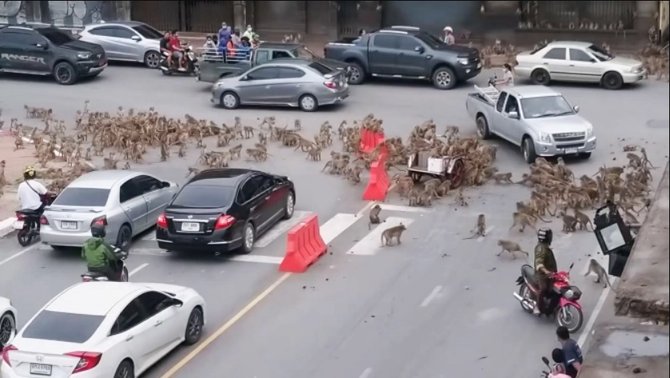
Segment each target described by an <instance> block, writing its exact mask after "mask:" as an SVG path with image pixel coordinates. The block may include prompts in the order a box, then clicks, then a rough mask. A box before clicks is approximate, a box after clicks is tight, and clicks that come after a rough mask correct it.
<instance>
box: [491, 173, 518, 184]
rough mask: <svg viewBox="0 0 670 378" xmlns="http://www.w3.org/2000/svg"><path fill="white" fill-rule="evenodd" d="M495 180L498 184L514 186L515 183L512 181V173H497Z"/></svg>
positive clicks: (494, 176)
mask: <svg viewBox="0 0 670 378" xmlns="http://www.w3.org/2000/svg"><path fill="white" fill-rule="evenodd" d="M493 179H494V180H495V181H496V184H501V183H504V184H514V181H512V172H507V173H496V174H494V175H493Z"/></svg>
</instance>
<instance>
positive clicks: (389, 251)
mask: <svg viewBox="0 0 670 378" xmlns="http://www.w3.org/2000/svg"><path fill="white" fill-rule="evenodd" d="M487 78H488V75H486V74H482V75H480V77H479V78H478V79H477V80H475V81H474V82H478V83H479V84H483V83H485V81H486V79H487ZM0 85H1V88H2V89H1V90H0V108H2V109H3V116H4V117H5V118H9V117H23V115H24V114H23V113H24V112H23V105H24V104H28V105H30V106H44V107H51V108H53V109H54V112H55V114H56V117H57V118H60V119H65V120H67V121H68V122H71V121H72V120H73V117H74V112H75V111H76V110H77V109H80V108H81V107H82V105H83V102H84V101H85V100H86V99H89V100H91V105H90V106H91V108H93V109H100V110H109V111H112V110H115V109H116V108H117V107H118V106H123V107H126V108H129V107H134V108H137V109H147V108H149V107H151V106H153V107H155V108H156V109H157V110H158V111H159V112H161V113H164V114H167V115H170V116H181V115H183V114H185V113H188V114H191V115H193V116H195V117H196V118H198V119H211V120H213V121H215V122H218V123H220V122H225V123H228V124H230V123H232V121H233V117H234V116H240V117H242V120H243V121H244V122H245V123H246V124H254V123H255V122H256V119H257V118H258V117H264V116H269V115H275V116H276V117H277V118H278V120H279V121H280V124H281V123H282V122H287V123H290V124H292V123H293V120H294V119H296V118H299V119H301V120H302V124H303V128H304V129H305V131H304V133H305V135H306V136H307V135H311V134H313V133H315V132H316V131H317V130H318V127H319V125H320V124H321V123H322V122H323V121H325V120H328V121H330V123H331V124H333V125H337V124H339V122H340V121H341V120H343V119H346V120H348V121H349V122H350V123H351V121H353V120H355V119H361V118H362V117H364V116H365V115H366V114H368V113H374V114H375V115H376V116H378V117H380V118H382V119H383V120H384V127H385V129H386V134H387V135H389V136H396V135H397V136H403V137H406V136H407V135H408V134H409V131H410V130H411V128H412V127H413V126H414V125H417V124H419V123H421V122H423V121H425V120H427V119H429V118H432V119H434V120H435V121H436V122H437V124H438V125H439V126H440V127H444V126H446V125H458V126H460V128H461V132H462V133H463V134H471V133H474V122H473V121H471V120H470V119H469V118H468V117H467V113H466V111H465V106H464V102H465V95H466V93H468V92H469V91H470V86H469V85H468V86H463V87H460V88H457V89H455V90H452V91H448V92H442V91H437V90H434V89H432V88H431V87H430V86H428V85H423V84H419V83H401V84H398V83H385V82H376V83H369V84H365V85H363V86H357V87H353V88H352V91H351V93H352V94H351V97H350V98H349V99H347V101H346V102H345V104H343V105H342V106H338V107H334V108H330V109H324V110H323V111H320V112H317V113H302V112H300V111H298V110H290V109H269V110H268V109H258V108H249V109H240V110H237V111H226V110H223V109H218V108H215V107H213V106H212V105H210V103H209V86H208V85H206V84H203V83H197V82H195V81H194V80H193V79H192V78H187V77H163V76H162V75H161V74H160V73H158V72H157V71H151V70H147V69H143V68H139V67H133V66H112V67H109V68H108V69H107V70H106V71H105V72H104V73H103V74H102V75H101V76H100V77H99V78H98V79H96V80H92V81H88V82H84V83H81V84H78V85H75V86H71V87H63V86H59V85H57V84H55V83H53V82H52V81H50V80H48V79H39V78H38V79H33V78H27V79H26V78H17V77H2V78H0ZM555 88H556V89H558V90H560V91H562V92H563V93H564V94H565V95H566V97H567V98H568V100H570V101H571V102H572V103H573V104H575V105H579V106H580V107H581V114H582V115H583V116H585V117H586V118H587V119H589V120H590V121H591V122H593V124H594V126H595V132H596V135H597V136H598V138H599V139H598V143H599V145H598V150H597V151H596V152H595V153H594V154H593V155H592V157H591V159H590V160H588V161H568V164H569V165H570V168H572V169H573V170H574V171H575V173H576V174H577V175H581V174H592V173H594V172H595V171H596V170H597V168H598V167H600V166H602V165H603V164H606V165H616V164H618V163H620V162H621V164H623V162H625V157H624V154H623V153H622V152H621V148H622V146H623V145H624V144H633V143H642V144H644V145H645V146H646V149H647V152H648V154H649V158H650V159H651V160H652V162H653V163H654V164H655V165H656V166H663V163H664V161H665V160H666V159H667V155H668V114H667V109H668V108H667V104H668V86H667V83H660V82H656V81H646V82H644V83H642V84H641V85H639V86H635V87H632V88H627V89H625V90H621V91H605V90H602V89H599V88H597V87H591V86H572V85H570V86H558V85H557V86H555ZM391 92H393V93H391ZM492 143H495V144H496V145H498V146H499V150H498V159H497V162H496V165H497V166H498V167H499V169H500V171H511V172H512V173H513V174H514V177H515V178H519V177H520V175H521V174H522V173H525V172H526V171H527V166H526V164H525V163H524V162H523V160H522V157H521V155H520V154H519V153H518V151H516V149H513V148H511V147H509V146H507V145H506V144H504V143H502V142H500V141H493V142H492ZM336 146H337V144H336ZM270 153H271V154H272V155H273V157H272V159H271V161H268V162H266V163H260V164H256V165H254V166H255V167H257V168H259V169H263V170H268V171H272V172H277V173H282V174H287V175H288V176H290V177H291V178H292V179H293V180H294V181H295V183H296V186H297V191H298V192H297V197H298V202H297V210H298V211H297V212H296V215H295V219H293V220H292V221H289V223H285V224H281V225H279V227H278V229H277V231H276V232H272V233H271V234H268V236H267V237H265V238H264V239H263V240H259V242H258V243H259V246H258V248H257V249H256V250H255V251H254V252H253V253H252V254H251V255H249V257H243V258H242V257H237V258H229V257H228V256H219V257H200V258H184V257H177V256H172V255H169V254H165V253H161V252H160V251H159V250H158V249H157V247H156V245H155V241H153V240H151V239H152V234H151V233H148V234H147V235H144V236H142V237H140V238H139V240H137V241H136V242H135V243H134V245H133V248H132V250H131V256H130V258H129V260H128V264H129V269H130V270H131V272H133V275H132V277H131V280H133V281H143V282H168V283H175V284H180V285H186V286H190V287H193V288H195V289H196V290H198V291H199V292H200V293H201V294H202V295H203V296H204V297H205V299H206V300H207V301H208V306H209V307H208V312H207V314H206V318H207V326H206V335H205V337H206V338H207V337H210V336H211V338H208V339H207V340H205V339H203V342H205V343H206V346H205V345H203V346H205V347H204V348H203V347H200V348H195V347H191V348H179V349H178V350H177V351H175V352H174V353H172V354H171V355H170V356H169V357H168V358H166V359H164V360H163V361H161V362H160V363H159V364H157V365H156V366H155V367H154V368H153V369H151V370H150V371H149V372H148V373H147V374H145V376H146V377H168V376H175V377H222V376H234V377H240V378H247V377H249V378H253V377H258V378H265V377H271V378H275V377H277V378H283V377H296V378H297V377H305V378H311V377H315V376H318V377H324V378H330V377H333V378H341V377H367V378H374V377H417V378H424V377H425V378H433V377H435V378H437V377H456V376H458V377H486V376H493V375H494V373H495V375H496V376H499V377H509V378H512V377H533V376H536V374H537V373H539V371H540V370H541V368H542V366H541V362H540V356H541V355H547V354H549V352H550V351H551V349H552V348H553V347H555V346H556V341H555V337H554V333H553V331H554V329H555V325H554V324H553V323H551V322H550V321H548V320H544V319H535V318H533V317H531V316H529V315H528V314H526V313H524V312H523V311H522V310H521V308H520V306H519V304H518V303H517V301H516V300H515V299H514V298H513V297H512V292H513V291H514V290H515V289H516V286H515V285H514V280H515V279H516V277H517V276H518V269H519V266H520V264H521V263H522V261H523V259H522V258H518V259H516V260H512V259H511V258H510V257H509V256H506V255H503V256H501V257H496V256H495V254H496V253H497V251H498V247H497V245H496V241H497V240H498V239H512V240H516V241H518V242H520V244H521V245H522V246H523V247H524V249H526V250H528V251H532V247H533V246H534V241H535V238H534V233H533V232H532V231H526V232H525V233H523V234H521V233H518V232H517V231H516V230H512V231H509V230H508V228H509V226H510V224H511V213H512V211H513V209H514V203H515V202H516V201H518V200H523V199H526V198H527V197H528V196H529V193H528V191H527V190H526V189H524V188H522V187H520V186H494V185H486V186H484V187H480V188H476V189H471V190H468V191H466V194H467V196H468V197H469V206H467V207H459V206H456V205H455V204H454V203H453V198H452V197H448V198H446V199H443V200H441V201H439V203H436V204H435V205H434V206H433V207H432V208H431V209H430V211H428V212H417V211H408V209H406V208H404V207H395V208H387V209H386V210H384V212H383V217H386V219H387V222H386V224H384V225H382V226H379V227H380V228H379V229H378V230H377V231H375V230H374V229H373V230H372V231H369V230H368V229H367V222H366V221H365V220H361V218H360V217H359V218H358V220H357V219H356V218H355V214H357V213H358V212H359V211H361V209H363V207H364V206H365V205H366V203H365V202H363V201H362V200H361V195H362V192H363V186H362V185H361V186H352V185H349V184H347V183H346V182H344V180H342V179H340V178H338V177H330V176H328V175H325V174H322V173H319V170H320V169H321V167H322V164H323V162H322V163H313V162H307V161H306V160H305V159H304V155H303V154H298V153H295V152H293V151H290V150H288V149H282V148H279V147H273V148H272V149H271V150H270ZM324 157H325V156H324ZM196 158H197V154H196V152H195V151H194V150H192V151H190V152H189V154H188V155H187V157H186V158H184V159H177V158H176V157H173V158H172V159H171V160H170V161H168V162H165V163H160V162H159V159H158V155H157V154H155V153H154V154H153V155H150V156H149V157H148V159H147V164H145V165H143V166H141V167H133V168H137V169H142V170H145V171H147V172H149V173H152V174H155V175H157V176H159V177H163V178H165V179H168V180H174V181H177V182H179V183H183V182H184V181H185V178H184V174H185V173H186V168H187V167H188V166H189V165H192V164H193V163H194V161H195V160H196ZM614 159H616V160H614ZM236 164H238V165H240V166H251V165H250V163H247V162H244V161H241V162H238V163H236ZM387 203H388V204H390V205H406V203H404V202H403V201H402V200H400V199H399V198H398V197H397V195H395V194H393V195H391V196H390V197H389V200H388V201H387ZM309 213H316V214H318V216H319V219H320V223H321V225H322V231H323V233H324V234H325V236H324V238H325V239H326V241H327V242H328V244H329V245H330V248H329V253H328V254H327V255H325V256H324V257H323V258H322V259H321V260H320V261H319V262H317V263H316V264H315V265H314V266H312V267H311V268H310V270H309V271H308V272H307V273H304V274H299V275H290V276H285V275H284V274H282V273H280V272H278V270H277V267H278V261H279V260H280V258H281V257H282V256H283V253H284V247H285V232H286V231H287V230H288V229H289V228H290V226H291V224H294V223H295V222H296V221H298V220H299V219H301V218H302V217H304V216H306V215H308V214H309ZM479 213H485V214H486V215H487V218H488V224H489V227H490V230H489V235H488V236H487V237H486V238H483V239H481V240H480V239H476V240H462V239H463V238H465V237H467V236H469V231H470V229H471V228H472V226H473V225H474V222H475V219H476V216H477V214H479ZM363 215H365V214H363ZM363 218H365V216H363ZM291 222H292V223H291ZM326 222H328V224H326V225H324V223H326ZM399 222H403V223H404V224H406V225H408V230H407V232H406V233H405V235H404V238H403V243H402V245H401V246H398V247H385V248H380V247H379V232H380V230H381V228H385V227H387V226H388V225H395V224H396V223H399ZM554 229H555V230H556V233H557V236H556V241H555V250H556V252H557V258H558V260H559V266H560V267H562V268H567V266H568V265H570V263H571V262H575V268H574V269H573V273H574V277H573V283H574V284H576V285H578V286H580V288H582V290H583V291H584V297H583V301H582V304H583V305H584V313H585V315H586V317H587V319H588V318H589V316H590V315H591V313H592V312H593V311H594V307H595V306H596V302H597V301H598V298H599V297H600V295H601V292H602V288H601V287H600V286H599V285H596V284H593V283H592V282H591V278H584V277H582V276H581V274H580V273H582V272H583V270H584V264H585V262H586V259H588V258H589V257H588V255H589V254H593V253H595V251H596V250H597V243H596V240H595V238H594V237H593V235H592V234H590V233H577V234H573V235H571V236H566V235H563V234H562V233H560V232H559V230H560V226H559V225H558V223H556V224H554ZM83 270H84V266H83V262H82V261H81V260H80V259H79V257H78V253H77V251H71V252H56V251H52V250H51V249H49V248H48V247H44V246H39V245H36V246H33V247H30V248H28V249H22V248H20V247H19V246H18V244H17V243H16V240H15V238H14V236H13V235H9V236H8V237H7V238H4V239H0V295H1V296H6V297H9V298H11V299H12V300H13V302H14V303H15V306H16V307H17V308H18V310H19V311H20V314H19V319H18V321H19V326H21V325H23V324H25V322H26V321H27V320H28V319H29V318H30V317H31V316H32V315H33V314H34V313H35V311H37V310H38V309H39V308H40V307H41V306H42V305H43V304H44V303H45V302H46V301H47V300H48V299H50V298H51V297H53V296H54V295H55V294H57V293H58V292H59V291H61V290H62V289H64V288H65V287H67V286H68V285H69V284H72V283H75V282H77V280H78V279H79V274H80V273H82V271H83ZM266 289H267V290H266ZM216 335H220V337H218V338H215V336H216Z"/></svg>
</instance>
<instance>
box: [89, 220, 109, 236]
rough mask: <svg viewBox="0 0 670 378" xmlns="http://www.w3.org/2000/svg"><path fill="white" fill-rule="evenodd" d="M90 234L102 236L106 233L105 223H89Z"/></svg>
mask: <svg viewBox="0 0 670 378" xmlns="http://www.w3.org/2000/svg"><path fill="white" fill-rule="evenodd" d="M91 235H93V237H94V238H104V237H105V235H107V233H106V232H105V225H104V224H100V223H93V224H92V225H91Z"/></svg>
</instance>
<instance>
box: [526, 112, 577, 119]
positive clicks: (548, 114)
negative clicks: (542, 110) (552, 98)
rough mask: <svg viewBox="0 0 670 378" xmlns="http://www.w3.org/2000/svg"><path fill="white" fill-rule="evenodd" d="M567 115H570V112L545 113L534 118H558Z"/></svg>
mask: <svg viewBox="0 0 670 378" xmlns="http://www.w3.org/2000/svg"><path fill="white" fill-rule="evenodd" d="M567 114H572V112H571V111H565V112H560V113H546V114H542V115H539V116H537V117H535V118H545V117H560V116H563V115H567Z"/></svg>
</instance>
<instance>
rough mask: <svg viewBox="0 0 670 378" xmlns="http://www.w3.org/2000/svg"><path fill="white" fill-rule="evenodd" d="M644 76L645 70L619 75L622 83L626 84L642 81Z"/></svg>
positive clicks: (645, 74)
mask: <svg viewBox="0 0 670 378" xmlns="http://www.w3.org/2000/svg"><path fill="white" fill-rule="evenodd" d="M646 76H647V72H646V71H645V70H642V71H640V72H635V73H625V74H622V75H621V77H622V78H623V82H624V83H626V84H632V83H637V82H638V81H640V80H643V79H644V78H645V77H646Z"/></svg>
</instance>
